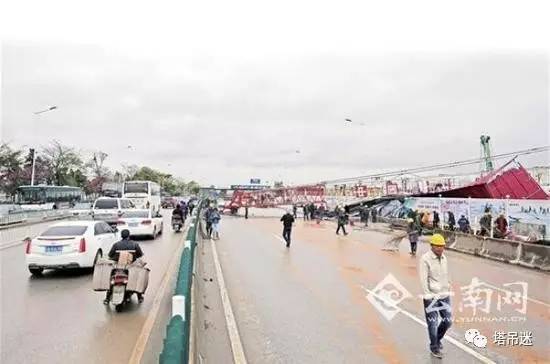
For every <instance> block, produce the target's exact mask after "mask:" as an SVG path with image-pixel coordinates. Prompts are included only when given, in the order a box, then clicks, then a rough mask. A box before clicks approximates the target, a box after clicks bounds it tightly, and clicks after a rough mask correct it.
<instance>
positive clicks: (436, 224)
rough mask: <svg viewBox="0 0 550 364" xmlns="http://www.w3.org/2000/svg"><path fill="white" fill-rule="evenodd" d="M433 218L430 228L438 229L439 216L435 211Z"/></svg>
mask: <svg viewBox="0 0 550 364" xmlns="http://www.w3.org/2000/svg"><path fill="white" fill-rule="evenodd" d="M433 213H434V218H433V223H432V226H433V228H434V229H437V228H438V227H439V214H438V213H437V211H434V212H433Z"/></svg>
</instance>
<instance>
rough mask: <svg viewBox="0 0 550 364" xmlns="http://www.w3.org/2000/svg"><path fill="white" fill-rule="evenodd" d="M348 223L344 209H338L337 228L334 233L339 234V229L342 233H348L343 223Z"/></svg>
mask: <svg viewBox="0 0 550 364" xmlns="http://www.w3.org/2000/svg"><path fill="white" fill-rule="evenodd" d="M347 223H348V214H346V212H345V211H340V214H339V215H338V228H337V229H336V235H340V229H342V231H343V232H344V235H348V233H347V232H346V227H345V225H346V224H347Z"/></svg>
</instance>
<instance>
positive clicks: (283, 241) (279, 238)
mask: <svg viewBox="0 0 550 364" xmlns="http://www.w3.org/2000/svg"><path fill="white" fill-rule="evenodd" d="M273 236H274V237H275V239H277V240H279V241H280V242H281V243H285V244H286V241H285V239H283V238H281V237H280V236H279V235H277V234H273Z"/></svg>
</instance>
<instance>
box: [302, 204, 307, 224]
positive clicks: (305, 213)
mask: <svg viewBox="0 0 550 364" xmlns="http://www.w3.org/2000/svg"><path fill="white" fill-rule="evenodd" d="M302 208H303V210H304V221H307V205H304V206H303V207H302Z"/></svg>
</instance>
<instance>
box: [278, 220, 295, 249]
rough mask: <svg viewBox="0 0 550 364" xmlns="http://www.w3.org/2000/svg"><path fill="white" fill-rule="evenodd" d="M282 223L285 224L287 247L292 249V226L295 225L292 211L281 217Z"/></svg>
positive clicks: (284, 235)
mask: <svg viewBox="0 0 550 364" xmlns="http://www.w3.org/2000/svg"><path fill="white" fill-rule="evenodd" d="M281 221H282V222H283V239H285V241H286V247H287V248H289V247H290V234H291V233H292V224H293V223H294V216H292V214H291V213H290V211H287V213H286V214H284V215H283V217H281Z"/></svg>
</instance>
